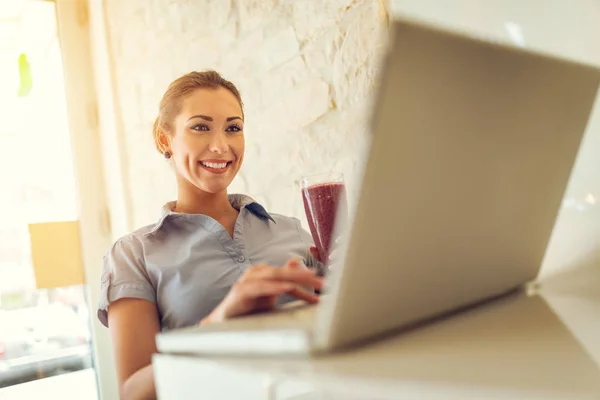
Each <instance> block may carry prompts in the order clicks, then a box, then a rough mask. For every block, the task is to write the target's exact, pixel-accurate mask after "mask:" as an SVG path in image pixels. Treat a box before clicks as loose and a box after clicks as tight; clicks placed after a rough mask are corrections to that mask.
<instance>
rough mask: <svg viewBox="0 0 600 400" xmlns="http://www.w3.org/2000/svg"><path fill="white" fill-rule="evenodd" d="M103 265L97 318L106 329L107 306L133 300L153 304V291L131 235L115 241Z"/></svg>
mask: <svg viewBox="0 0 600 400" xmlns="http://www.w3.org/2000/svg"><path fill="white" fill-rule="evenodd" d="M102 262H103V266H102V277H101V282H100V300H99V303H98V319H99V320H100V322H102V324H103V325H104V326H106V327H108V306H109V305H110V303H112V302H114V301H117V300H119V299H123V298H135V299H143V300H148V301H151V302H153V303H156V290H155V289H154V286H153V285H152V283H151V282H150V278H149V276H148V272H147V271H146V267H145V264H144V261H143V252H142V246H141V243H139V242H138V241H137V239H136V238H134V237H133V236H132V235H130V236H125V237H123V238H121V239H119V240H117V242H115V244H113V246H112V247H111V248H110V250H109V251H108V253H107V254H106V255H105V256H104V258H103V260H102Z"/></svg>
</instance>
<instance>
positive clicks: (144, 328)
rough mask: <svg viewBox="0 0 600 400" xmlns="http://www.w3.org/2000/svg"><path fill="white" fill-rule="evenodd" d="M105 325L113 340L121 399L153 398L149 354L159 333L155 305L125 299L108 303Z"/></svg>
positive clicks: (152, 350)
mask: <svg viewBox="0 0 600 400" xmlns="http://www.w3.org/2000/svg"><path fill="white" fill-rule="evenodd" d="M108 326H109V328H110V334H111V338H112V342H113V349H114V353H115V363H116V367H117V379H118V383H119V397H120V398H121V400H146V399H156V391H155V387H154V376H153V374H152V354H154V353H156V352H157V349H156V342H155V336H156V334H157V333H159V332H160V322H159V318H158V311H157V309H156V305H155V304H153V303H152V302H150V301H147V300H141V299H133V298H124V299H120V300H117V301H115V302H113V303H111V304H110V307H109V309H108Z"/></svg>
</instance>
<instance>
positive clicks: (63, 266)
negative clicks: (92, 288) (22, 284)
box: [29, 221, 85, 289]
mask: <svg viewBox="0 0 600 400" xmlns="http://www.w3.org/2000/svg"><path fill="white" fill-rule="evenodd" d="M29 237H30V240H31V258H32V261H33V269H34V272H35V280H36V287H37V288H38V289H50V288H57V287H63V286H71V285H81V284H83V283H85V276H84V273H83V260H82V256H81V240H80V238H79V223H78V221H61V222H47V223H40V224H30V225H29Z"/></svg>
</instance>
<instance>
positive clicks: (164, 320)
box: [98, 71, 322, 399]
mask: <svg viewBox="0 0 600 400" xmlns="http://www.w3.org/2000/svg"><path fill="white" fill-rule="evenodd" d="M153 134H154V141H155V143H156V147H157V149H158V151H159V152H160V153H162V155H163V156H164V157H165V158H166V159H167V160H169V162H170V163H171V164H172V166H173V169H174V171H175V177H176V179H177V188H178V193H177V200H176V201H173V202H170V203H167V204H166V205H165V206H164V208H163V214H162V216H161V218H160V219H159V220H158V221H157V222H156V223H155V224H153V225H149V226H146V227H143V228H141V229H138V230H136V231H135V232H132V233H130V234H128V235H126V236H124V237H122V238H120V239H119V240H117V242H116V243H115V244H114V245H113V246H112V247H111V249H110V250H109V252H108V253H107V255H106V256H105V257H104V270H103V274H102V292H101V299H100V304H99V310H98V317H99V318H100V320H101V321H102V323H103V324H104V325H106V326H108V327H109V329H110V333H111V337H112V341H113V347H114V352H115V356H116V357H115V359H116V366H117V376H118V381H119V390H120V396H121V398H122V399H150V398H155V396H156V395H155V388H154V380H153V375H152V365H151V356H152V354H153V353H155V352H156V351H157V349H156V345H155V336H156V334H157V333H158V332H160V331H161V330H167V329H173V328H180V327H184V326H191V325H195V324H210V323H214V322H218V321H223V320H225V319H228V318H232V317H235V316H240V315H244V314H248V313H252V312H256V311H262V310H269V309H272V308H274V307H275V306H276V305H277V304H278V303H281V302H285V301H288V300H291V299H300V300H304V301H307V302H310V303H315V302H317V301H318V297H317V295H316V294H315V293H314V290H319V289H321V285H322V281H321V279H322V278H320V277H319V276H318V274H317V273H315V271H316V269H313V268H306V267H305V266H308V267H318V268H321V265H320V264H319V263H318V262H317V261H315V260H314V258H313V257H312V255H311V250H310V246H311V245H312V240H311V237H310V235H309V234H308V233H307V232H306V231H305V230H303V229H302V227H301V226H300V223H299V221H298V220H296V219H293V218H289V217H285V216H281V215H276V214H270V213H269V212H268V211H267V210H265V209H264V208H263V207H262V206H261V205H260V204H258V203H256V202H255V201H254V200H252V199H251V198H250V197H248V196H245V195H241V194H228V193H227V187H228V186H229V184H230V183H231V181H232V180H233V178H234V177H235V175H236V174H237V172H238V171H239V169H240V167H241V165H242V161H243V160H244V111H243V103H242V99H241V97H240V93H239V92H238V90H237V89H236V87H235V86H234V85H233V84H232V83H231V82H229V81H227V80H225V79H223V78H222V77H221V76H220V75H219V74H218V73H217V72H215V71H205V72H192V73H190V74H187V75H184V76H182V77H181V78H179V79H177V80H176V81H174V82H173V83H171V85H170V86H169V88H168V89H167V91H166V93H165V94H164V96H163V98H162V100H161V102H160V107H159V116H158V118H157V119H156V122H155V123H154V128H153ZM199 390H201V388H199Z"/></svg>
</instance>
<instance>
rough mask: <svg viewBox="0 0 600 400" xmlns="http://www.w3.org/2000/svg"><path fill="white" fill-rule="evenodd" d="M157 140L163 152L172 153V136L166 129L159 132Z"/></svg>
mask: <svg viewBox="0 0 600 400" xmlns="http://www.w3.org/2000/svg"><path fill="white" fill-rule="evenodd" d="M156 140H157V142H158V147H159V149H160V152H161V153H163V154H166V153H171V137H170V136H169V135H167V134H166V133H165V131H164V130H162V129H161V130H160V131H159V132H158V135H157V138H156Z"/></svg>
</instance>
